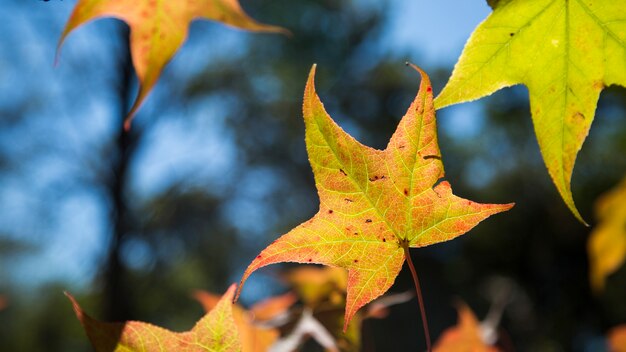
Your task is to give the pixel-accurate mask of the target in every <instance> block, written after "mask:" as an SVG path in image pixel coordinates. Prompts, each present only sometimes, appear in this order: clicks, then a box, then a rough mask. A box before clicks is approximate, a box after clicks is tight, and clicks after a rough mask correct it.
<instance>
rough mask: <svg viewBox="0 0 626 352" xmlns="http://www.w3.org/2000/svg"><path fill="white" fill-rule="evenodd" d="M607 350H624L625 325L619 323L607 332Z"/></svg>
mask: <svg viewBox="0 0 626 352" xmlns="http://www.w3.org/2000/svg"><path fill="white" fill-rule="evenodd" d="M608 341H609V351H610V352H626V325H619V326H616V327H614V328H613V329H611V331H609V333H608Z"/></svg>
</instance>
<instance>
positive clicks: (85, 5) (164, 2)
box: [57, 0, 288, 129]
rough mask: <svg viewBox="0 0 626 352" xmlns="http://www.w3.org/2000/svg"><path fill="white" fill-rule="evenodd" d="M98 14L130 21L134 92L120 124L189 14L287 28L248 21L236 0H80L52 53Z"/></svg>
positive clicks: (253, 27)
mask: <svg viewBox="0 0 626 352" xmlns="http://www.w3.org/2000/svg"><path fill="white" fill-rule="evenodd" d="M99 17H115V18H118V19H121V20H123V21H124V22H126V23H127V24H128V25H129V27H130V31H131V33H130V50H131V54H132V59H133V65H134V67H135V71H136V72H137V77H138V78H139V84H140V87H139V93H138V95H137V98H136V99H135V102H134V103H133V106H132V108H131V109H130V112H129V113H128V115H127V117H126V121H125V125H124V126H125V128H126V129H128V128H129V127H130V121H131V120H132V118H133V116H134V115H135V113H136V112H137V110H138V109H139V106H140V105H141V104H142V103H143V101H144V100H145V98H146V96H147V95H148V93H149V92H150V90H151V89H152V87H154V85H155V84H156V82H157V80H158V78H159V76H160V75H161V71H162V70H163V67H164V66H165V65H166V64H167V63H168V62H169V61H170V60H171V59H172V57H173V56H174V54H175V53H176V51H177V50H178V48H180V46H181V45H182V43H183V42H184V41H185V39H186V38H187V31H188V26H189V23H190V22H191V21H193V20H194V19H200V18H202V19H209V20H214V21H219V22H222V23H224V24H227V25H230V26H232V27H236V28H240V29H245V30H250V31H264V32H280V33H288V31H286V30H285V29H283V28H280V27H275V26H269V25H264V24H261V23H258V22H256V21H254V20H253V19H252V18H250V17H249V16H248V15H246V13H245V12H244V11H243V9H242V8H241V6H240V5H239V2H238V0H175V1H172V0H80V1H79V2H78V3H77V4H76V7H75V8H74V11H73V12H72V14H71V16H70V19H69V20H68V21H67V24H66V25H65V29H64V30H63V34H62V35H61V39H60V40H59V44H58V47H57V57H58V53H59V51H60V48H61V46H62V44H63V42H64V40H65V38H66V37H67V35H68V34H69V33H70V32H71V31H73V30H74V29H75V28H77V27H78V26H80V25H82V24H84V23H86V22H89V21H91V20H94V19H96V18H99Z"/></svg>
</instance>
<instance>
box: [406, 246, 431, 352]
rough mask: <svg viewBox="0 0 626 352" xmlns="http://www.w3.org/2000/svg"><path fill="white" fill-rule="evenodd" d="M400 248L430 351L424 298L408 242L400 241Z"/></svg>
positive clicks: (427, 348)
mask: <svg viewBox="0 0 626 352" xmlns="http://www.w3.org/2000/svg"><path fill="white" fill-rule="evenodd" d="M402 248H403V249H404V256H405V257H406V261H407V263H408V264H409V269H411V275H413V282H414V283H415V292H416V293H417V301H418V302H419V307H420V314H421V316H422V323H423V325H424V335H425V336H426V350H427V351H428V352H431V351H432V349H431V345H430V333H429V332H428V320H426V309H425V308H424V299H423V297H422V289H421V287H420V280H419V279H418V277H417V272H416V271H415V266H414V265H413V260H411V254H410V253H409V245H408V242H406V241H405V242H403V243H402Z"/></svg>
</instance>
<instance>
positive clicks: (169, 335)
mask: <svg viewBox="0 0 626 352" xmlns="http://www.w3.org/2000/svg"><path fill="white" fill-rule="evenodd" d="M234 292H235V285H232V286H231V287H230V288H229V289H228V291H226V293H225V294H224V295H223V296H222V298H221V299H220V301H219V302H218V303H217V305H216V306H215V308H213V310H211V311H210V312H209V313H208V314H206V315H205V316H204V317H203V318H202V319H200V321H198V322H197V323H196V325H195V326H194V327H193V328H192V329H191V330H190V331H187V332H183V333H175V332H172V331H169V330H166V329H163V328H161V327H158V326H154V325H152V324H148V323H143V322H137V321H128V322H123V323H103V322H100V321H97V320H95V319H93V318H92V317H90V316H89V315H87V314H86V313H85V312H83V310H82V309H81V308H80V306H79V305H78V303H77V302H76V300H75V299H74V297H72V296H71V295H70V294H68V293H66V295H67V297H68V298H69V299H70V301H71V302H72V305H73V306H74V312H75V313H76V317H77V318H78V320H80V323H81V324H82V325H83V328H84V329H85V332H86V333H87V336H88V337H89V340H91V344H92V345H93V347H94V349H95V350H96V351H97V352H111V351H114V352H135V351H137V352H139V351H142V352H143V351H164V352H170V351H171V352H179V351H182V352H201V351H211V352H239V351H241V342H240V341H239V333H238V331H237V327H236V325H235V321H234V319H233V310H232V302H231V301H232V299H233V295H234Z"/></svg>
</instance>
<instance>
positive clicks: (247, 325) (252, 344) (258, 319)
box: [194, 291, 297, 352]
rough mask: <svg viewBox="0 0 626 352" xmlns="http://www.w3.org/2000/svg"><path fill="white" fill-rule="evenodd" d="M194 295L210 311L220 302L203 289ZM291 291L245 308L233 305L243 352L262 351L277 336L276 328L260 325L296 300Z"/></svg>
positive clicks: (284, 311)
mask: <svg viewBox="0 0 626 352" xmlns="http://www.w3.org/2000/svg"><path fill="white" fill-rule="evenodd" d="M194 297H195V298H196V299H197V300H198V302H200V304H202V306H203V307H204V309H205V310H206V311H207V312H210V311H211V310H212V309H214V307H215V306H216V305H217V304H218V303H219V302H220V299H221V298H220V297H219V296H217V295H214V294H212V293H209V292H205V291H197V292H195V293H194ZM296 300H297V299H296V296H295V295H294V294H293V293H286V294H284V295H281V296H277V297H271V298H268V299H267V300H264V301H261V302H259V303H257V304H255V305H253V306H252V307H251V308H250V310H245V309H244V308H243V307H241V306H240V305H238V304H235V305H233V317H234V319H235V324H236V325H237V329H238V331H239V335H240V337H241V338H240V340H241V345H242V351H243V352H252V351H258V352H264V351H267V350H268V349H269V347H270V346H272V345H273V344H274V342H275V341H276V340H277V339H278V337H279V332H278V329H275V328H269V327H265V326H261V325H262V324H259V323H263V322H266V321H269V320H271V319H273V318H276V317H278V316H280V315H282V314H284V313H286V312H287V310H288V309H289V307H291V306H292V305H293V304H294V303H295V302H296Z"/></svg>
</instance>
